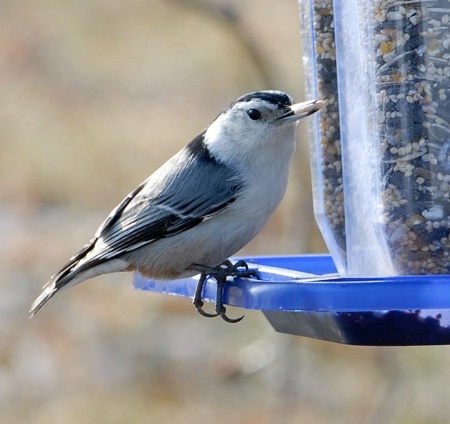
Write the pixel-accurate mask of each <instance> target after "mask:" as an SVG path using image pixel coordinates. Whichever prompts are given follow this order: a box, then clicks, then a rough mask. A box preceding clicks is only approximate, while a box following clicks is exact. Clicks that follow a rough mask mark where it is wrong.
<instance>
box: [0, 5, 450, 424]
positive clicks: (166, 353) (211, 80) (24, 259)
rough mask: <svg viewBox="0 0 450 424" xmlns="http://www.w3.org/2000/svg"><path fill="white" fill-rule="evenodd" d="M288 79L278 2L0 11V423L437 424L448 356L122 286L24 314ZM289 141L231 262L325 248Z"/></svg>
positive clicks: (296, 53) (294, 52) (80, 293)
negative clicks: (187, 151)
mask: <svg viewBox="0 0 450 424" xmlns="http://www.w3.org/2000/svg"><path fill="white" fill-rule="evenodd" d="M303 78H304V77H303V74H302V53H301V36H300V24H299V16H298V6H297V3H296V1H295V0H290V1H288V0H285V1H269V0H247V1H245V2H241V1H238V0H235V1H231V0H230V1H225V0H216V1H214V0H185V1H183V0H165V1H163V0H129V1H127V2H125V1H119V0H115V1H112V0H65V1H58V0H40V1H37V0H14V1H8V0H0V94H1V103H0V104H1V106H0V146H1V148H0V269H1V276H2V278H1V282H0V422H4V423H10V424H15V423H33V424H40V423H46V424H48V423H59V424H75V423H77V424H88V423H89V424H90V423H96V424H103V423H174V424H177V423H196V424H202V423H211V422H216V423H225V424H226V423H233V424H239V423H263V424H266V423H267V424H272V423H280V424H285V423H319V424H320V423H330V422H332V423H408V424H409V423H413V424H414V423H434V424H436V423H449V422H450V402H449V401H448V400H449V395H448V389H447V384H448V381H450V357H449V355H448V354H449V352H450V351H449V348H448V347H431V348H361V347H349V346H341V345H337V344H331V343H326V342H320V341H316V340H309V339H305V338H299V337H291V336H287V335H282V334H277V333H275V332H274V331H273V330H272V328H271V327H270V325H269V324H268V323H267V322H266V321H265V319H264V318H263V316H262V314H260V313H257V312H251V311H246V312H245V315H246V317H245V320H244V321H243V322H242V323H240V324H237V325H229V324H226V323H224V322H222V321H221V320H219V319H216V320H208V319H204V318H202V317H200V316H199V315H198V314H197V313H196V312H195V311H194V309H193V307H192V305H191V302H190V301H189V300H188V299H177V298H170V297H167V296H162V295H157V294H152V293H144V292H138V291H134V290H133V289H132V275H130V274H128V275H109V276H107V277H100V278H97V279H96V280H94V281H89V282H86V283H85V284H83V285H80V286H78V287H76V288H74V289H72V290H70V291H67V292H64V293H62V294H60V295H59V296H58V297H57V298H56V299H55V300H53V301H51V302H50V303H49V304H48V305H46V307H45V308H44V309H43V310H42V311H41V312H40V313H39V314H38V315H37V316H36V317H35V318H34V319H33V320H32V321H29V320H28V313H27V311H28V309H29V306H30V304H31V302H32V301H33V300H34V298H35V297H36V296H37V295H38V293H39V292H40V289H41V286H42V285H43V284H44V283H45V282H46V281H47V280H48V278H49V276H50V275H52V274H53V273H54V272H56V271H57V269H58V268H59V267H61V266H62V265H63V264H64V263H65V262H66V261H67V259H68V258H69V257H70V256H71V255H73V254H74V253H76V252H77V251H78V250H79V249H80V248H81V247H82V246H83V245H84V244H85V243H86V242H87V241H88V240H89V239H90V238H91V236H92V235H93V233H94V231H95V230H96V229H97V227H98V225H99V224H100V223H101V221H102V220H103V219H104V218H105V217H106V215H107V214H108V213H109V212H110V210H111V209H112V208H113V207H114V206H115V205H116V204H117V203H118V202H119V201H120V200H121V199H122V198H123V197H124V196H125V195H126V194H127V193H128V192H129V191H130V190H131V189H133V188H134V187H135V186H136V185H137V184H139V183H140V182H141V181H142V180H144V179H145V178H146V177H147V176H148V175H149V174H150V173H152V172H153V171H154V170H155V169H157V168H158V167H159V166H160V165H161V164H162V163H163V162H164V161H165V160H166V159H167V158H169V157H170V156H171V155H172V154H173V153H175V152H176V151H178V150H179V149H180V148H181V147H182V146H184V145H185V144H186V143H187V142H188V141H190V140H191V139H192V138H193V137H194V136H195V135H196V134H198V133H199V132H200V131H201V130H202V129H204V128H205V127H206V126H208V125H209V123H210V122H211V121H212V120H213V119H214V118H215V117H216V116H217V115H218V113H219V112H220V111H221V110H222V109H223V108H224V107H226V106H227V105H228V104H229V103H230V102H231V101H233V100H234V99H235V98H236V97H238V96H240V95H242V94H244V93H246V92H250V91H253V90H259V89H270V88H273V89H279V90H283V91H287V92H288V93H290V94H291V95H292V96H294V98H295V99H297V100H299V101H301V100H303V99H304V96H303ZM305 130H306V126H305V123H301V124H300V126H299V144H298V152H297V155H296V157H295V161H294V166H293V168H292V172H291V179H290V185H289V189H288V193H287V195H286V197H285V199H284V201H283V204H282V206H281V207H280V208H279V210H278V211H277V212H276V214H275V216H274V217H273V219H272V220H271V221H270V223H269V224H268V225H267V227H266V228H265V229H264V231H263V232H262V233H261V234H260V235H259V236H258V237H257V239H255V240H254V242H252V243H251V244H250V245H249V246H247V247H246V248H245V250H244V252H242V253H245V254H289V253H308V252H325V251H326V248H325V246H324V244H323V241H322V239H321V237H320V234H319V232H318V230H317V227H316V226H315V223H314V220H313V215H312V204H311V189H310V175H309V151H308V145H307V138H306V133H305ZM241 312H242V311H240V310H230V315H231V316H235V314H236V315H238V314H240V313H241Z"/></svg>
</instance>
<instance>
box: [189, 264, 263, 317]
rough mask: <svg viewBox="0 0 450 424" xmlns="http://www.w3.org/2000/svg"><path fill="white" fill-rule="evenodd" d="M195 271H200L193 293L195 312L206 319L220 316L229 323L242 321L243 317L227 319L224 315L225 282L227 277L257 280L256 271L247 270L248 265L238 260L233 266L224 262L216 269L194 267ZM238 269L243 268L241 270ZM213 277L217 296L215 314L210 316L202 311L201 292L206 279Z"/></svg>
mask: <svg viewBox="0 0 450 424" xmlns="http://www.w3.org/2000/svg"><path fill="white" fill-rule="evenodd" d="M193 268H194V269H195V268H196V269H197V270H201V271H202V272H201V275H200V279H199V281H198V285H197V289H196V291H195V296H194V301H193V303H194V306H195V308H196V309H197V311H198V312H199V313H200V314H201V315H203V316H205V317H208V318H212V317H216V316H218V315H220V317H221V318H222V319H223V320H224V321H226V322H230V323H236V322H239V321H241V320H242V318H244V317H243V316H242V317H240V318H236V319H233V318H229V317H228V316H227V315H226V308H225V306H224V304H223V293H224V290H225V284H226V281H227V277H247V278H248V277H257V278H259V275H258V271H257V270H255V269H249V268H248V265H247V263H246V262H245V261H243V260H240V261H238V262H236V263H235V264H234V265H233V263H232V262H231V261H229V260H226V261H225V262H223V263H222V264H221V265H220V266H218V267H217V268H209V269H208V268H207V267H203V266H198V265H196V266H195V267H193ZM240 268H244V269H243V270H242V269H240ZM208 276H209V277H213V278H215V279H216V281H217V295H216V308H215V309H216V314H210V313H207V312H205V311H204V310H203V300H202V291H203V286H204V285H205V282H206V279H207V277H208Z"/></svg>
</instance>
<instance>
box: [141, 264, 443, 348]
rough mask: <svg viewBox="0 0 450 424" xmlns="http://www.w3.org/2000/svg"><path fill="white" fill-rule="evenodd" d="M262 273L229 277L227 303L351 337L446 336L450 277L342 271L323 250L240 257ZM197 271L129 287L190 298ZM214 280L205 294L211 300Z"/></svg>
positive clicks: (343, 339) (421, 340) (308, 333)
mask: <svg viewBox="0 0 450 424" xmlns="http://www.w3.org/2000/svg"><path fill="white" fill-rule="evenodd" d="M242 259H245V260H246V262H247V263H248V264H249V266H250V268H257V269H258V271H259V274H260V277H261V279H260V280H256V279H248V278H234V279H230V281H229V283H228V284H227V286H226V288H225V293H224V301H225V303H226V304H229V305H232V306H238V307H241V308H246V309H258V310H261V311H262V312H263V313H264V315H265V317H266V318H267V319H268V321H269V322H270V324H271V325H272V326H273V328H274V329H275V330H276V331H279V332H282V333H287V334H293V335H298V336H305V337H311V338H315V339H320V340H326V341H332V342H338V343H345V344H351V345H366V346H367V345H371V346H414V345H445V344H450V277H449V276H434V275H426V276H399V277H386V278H342V277H340V276H339V275H338V274H337V273H336V268H335V266H334V263H333V261H332V259H331V257H330V256H329V255H303V256H285V257H251V258H242ZM198 278H199V277H198V276H196V277H192V278H187V279H181V280H174V281H163V282H161V281H158V282H155V281H151V280H148V279H146V278H144V277H142V276H141V275H139V274H136V275H135V279H134V287H135V288H136V289H140V290H150V291H154V292H158V293H165V294H170V295H177V296H185V297H190V298H193V296H194V293H195V289H196V286H197V282H198ZM215 296H216V285H215V281H214V280H213V279H212V280H209V281H208V282H207V283H206V284H205V288H204V293H203V299H204V300H206V301H212V302H214V301H215V300H216V299H215Z"/></svg>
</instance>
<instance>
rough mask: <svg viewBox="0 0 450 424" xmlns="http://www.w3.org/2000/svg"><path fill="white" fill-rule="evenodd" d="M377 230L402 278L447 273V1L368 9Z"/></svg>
mask: <svg viewBox="0 0 450 424" xmlns="http://www.w3.org/2000/svg"><path fill="white" fill-rule="evenodd" d="M370 13H371V19H372V28H373V33H374V37H373V39H372V40H373V46H374V57H375V59H374V61H373V67H374V71H375V72H374V74H373V75H374V76H375V86H376V100H375V102H376V111H375V112H376V114H377V116H376V117H375V118H376V122H377V131H378V134H377V137H378V139H379V142H380V144H379V151H380V154H381V157H382V164H381V174H382V175H381V178H380V180H381V184H382V186H381V192H382V206H383V223H382V226H383V227H382V228H383V230H384V232H385V235H386V239H387V240H388V246H389V248H390V251H391V255H392V256H391V257H392V262H393V265H394V267H395V269H396V271H397V272H398V273H399V274H448V273H449V272H450V218H449V215H450V185H449V182H450V123H449V121H450V78H449V77H450V19H449V18H450V1H449V0H424V1H413V0H404V1H398V0H383V1H381V0H374V1H373V2H372V6H371V12H370Z"/></svg>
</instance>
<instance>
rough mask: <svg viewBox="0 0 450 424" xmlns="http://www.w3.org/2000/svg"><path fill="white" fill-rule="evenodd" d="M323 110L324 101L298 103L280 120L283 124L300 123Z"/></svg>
mask: <svg viewBox="0 0 450 424" xmlns="http://www.w3.org/2000/svg"><path fill="white" fill-rule="evenodd" d="M322 108H323V101H322V100H310V101H307V102H302V103H296V104H294V105H292V106H289V110H288V111H287V112H286V113H285V114H284V115H282V116H280V117H279V118H278V119H281V120H282V121H283V122H289V121H298V120H299V119H303V118H306V117H307V116H309V115H312V114H313V113H315V112H317V111H318V110H320V109H322Z"/></svg>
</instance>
